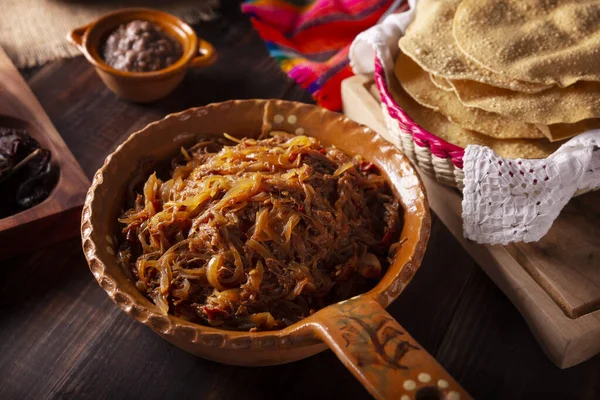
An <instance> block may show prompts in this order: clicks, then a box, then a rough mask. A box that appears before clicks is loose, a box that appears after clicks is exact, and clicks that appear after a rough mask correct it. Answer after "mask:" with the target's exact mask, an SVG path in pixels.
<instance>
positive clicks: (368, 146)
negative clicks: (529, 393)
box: [81, 100, 468, 399]
mask: <svg viewBox="0 0 600 400" xmlns="http://www.w3.org/2000/svg"><path fill="white" fill-rule="evenodd" d="M270 130H283V131H287V132H294V133H297V134H306V135H309V136H314V137H316V138H317V139H319V140H320V141H321V142H322V143H323V144H324V145H326V146H327V145H335V146H337V147H338V148H340V149H341V150H343V151H344V152H346V153H348V154H350V155H356V154H361V155H362V156H364V157H365V158H366V159H367V160H370V161H371V162H373V163H374V164H376V165H377V166H378V167H379V169H380V170H381V171H382V173H383V174H384V175H385V176H386V178H387V179H388V181H389V182H390V185H391V187H392V189H393V191H394V193H395V195H396V196H397V197H398V199H400V201H401V203H402V206H403V210H404V227H403V230H402V233H401V237H400V240H401V242H402V246H401V247H400V250H399V251H398V253H397V254H396V257H395V259H394V262H393V263H392V265H391V266H390V267H389V269H388V271H387V273H386V274H385V276H384V277H383V278H382V279H381V281H380V282H379V283H378V284H377V286H376V287H375V288H374V289H372V290H371V291H369V292H368V293H365V294H362V295H360V296H357V297H355V298H352V299H349V300H346V301H342V302H339V303H337V304H334V305H331V306H329V307H326V308H324V309H322V310H320V311H318V312H317V313H315V314H313V315H312V316H310V317H309V318H306V319H304V320H302V321H300V322H298V323H296V324H294V325H292V326H290V327H287V328H285V329H282V330H279V331H270V332H253V333H249V332H235V331H226V330H221V329H216V328H212V327H208V326H202V325H198V324H194V323H191V322H187V321H184V320H182V319H179V318H177V317H174V316H172V315H164V314H161V313H160V311H159V310H158V308H157V307H156V306H155V305H154V304H153V303H152V302H150V301H149V300H148V299H147V298H145V297H144V296H143V295H142V294H141V293H140V292H139V291H137V289H136V288H135V287H134V285H133V283H132V282H130V281H129V280H128V279H127V278H126V277H125V275H124V273H123V272H122V271H121V269H120V267H119V265H118V264H117V260H116V257H115V252H116V246H117V245H116V237H115V232H117V229H118V226H117V217H118V215H119V213H120V211H121V209H122V207H123V199H124V194H125V191H126V188H127V185H128V183H129V182H130V179H131V177H132V176H133V174H134V173H135V172H136V170H137V169H138V167H139V165H140V162H141V160H148V159H151V160H164V159H169V158H170V157H172V156H173V155H175V154H177V152H178V151H179V149H180V147H181V146H188V145H190V144H192V143H193V142H194V141H195V140H196V137H197V136H219V135H222V134H223V132H227V133H228V134H230V135H232V136H236V137H240V138H242V137H256V136H258V135H259V134H260V133H261V132H263V131H270ZM430 224H431V221H430V215H429V207H428V204H427V200H426V197H425V192H424V189H423V185H422V183H421V181H420V179H419V177H418V175H417V173H416V171H415V169H414V168H413V166H412V165H411V163H410V162H409V161H408V159H407V158H406V157H405V156H404V155H403V154H401V153H400V152H399V151H398V150H397V149H396V148H395V147H394V146H393V145H392V144H390V143H389V142H386V141H385V140H384V139H382V138H380V137H379V136H377V135H376V134H375V133H374V132H373V131H371V130H370V129H368V128H366V127H363V126H361V125H359V124H357V123H355V122H353V121H351V120H349V119H348V118H346V117H344V116H343V115H340V114H337V113H333V112H330V111H327V110H325V109H322V108H319V107H315V106H311V105H306V104H300V103H293V102H287V101H280V100H242V101H229V102H225V103H219V104H211V105H208V106H206V107H201V108H194V109H190V110H187V111H184V112H181V113H179V114H173V115H169V116H168V117H166V118H165V119H163V120H161V121H158V122H155V123H152V124H150V125H148V126H147V127H146V128H144V129H143V130H141V131H139V132H136V133H134V134H132V135H131V136H130V137H129V139H127V140H126V141H125V142H124V143H123V144H122V145H120V146H119V147H118V148H117V150H116V151H115V152H114V153H113V154H111V155H110V156H108V157H107V159H106V161H105V163H104V166H103V167H102V168H101V169H100V170H99V171H98V172H97V173H96V175H95V177H94V181H93V183H92V186H91V188H90V190H89V192H88V196H87V199H86V203H85V206H84V210H83V218H82V227H81V230H82V238H83V249H84V252H85V255H86V257H87V260H88V263H89V265H90V269H91V270H92V272H93V274H94V276H95V277H96V279H97V280H98V282H99V284H100V286H102V287H103V288H104V289H105V290H106V292H107V293H108V294H109V296H110V297H111V298H112V299H113V300H114V301H115V302H116V303H117V305H119V307H121V309H123V310H124V311H125V312H126V313H128V314H129V315H131V316H132V317H134V318H135V319H137V320H138V321H140V322H142V323H144V324H145V325H147V326H149V327H150V328H152V329H153V330H154V331H156V332H157V333H158V334H160V335H161V336H163V337H164V338H165V339H167V340H168V341H170V342H171V343H173V344H175V345H176V346H179V347H181V348H182V349H185V350H187V351H189V352H191V353H193V354H196V355H199V356H201V357H204V358H208V359H211V360H215V361H218V362H222V363H226V364H234V365H252V366H259V365H274V364H281V363H287V362H291V361H295V360H299V359H301V358H305V357H308V356H311V355H313V354H315V353H317V352H320V351H322V350H324V349H325V348H327V347H330V348H331V349H332V350H333V351H334V352H335V353H336V354H337V355H338V357H339V358H340V359H341V360H342V362H343V363H344V364H345V365H346V366H347V367H348V369H349V370H350V371H352V373H353V374H354V375H355V376H356V377H357V378H358V379H359V380H360V381H361V382H362V383H363V384H364V385H365V387H366V388H367V389H368V390H369V391H370V392H371V394H372V395H373V396H374V397H376V398H379V399H392V398H393V399H412V398H422V397H421V396H424V395H428V394H431V395H435V396H438V397H440V398H447V399H459V398H462V399H466V398H468V395H467V394H466V393H465V392H464V390H463V389H462V388H461V387H460V386H459V385H458V384H457V383H456V382H455V381H454V380H453V379H452V378H451V377H450V376H449V375H448V373H447V372H446V371H445V370H444V369H443V368H442V367H441V366H440V365H439V364H438V363H437V362H436V361H435V360H434V359H433V358H432V357H431V356H430V355H429V354H428V353H427V352H426V351H425V350H423V349H422V348H421V346H419V345H418V344H417V343H416V342H415V341H414V339H412V338H411V337H410V335H409V334H408V333H407V332H406V331H405V330H404V329H403V328H402V327H401V326H400V325H399V324H398V323H397V322H396V321H394V319H393V318H392V317H390V316H389V315H388V314H387V313H386V312H385V307H387V306H388V305H389V304H390V303H391V302H392V301H393V300H394V299H395V298H396V297H398V295H399V294H400V293H401V292H402V290H403V289H404V287H405V286H406V285H407V284H408V283H409V281H410V279H411V278H412V277H413V275H414V273H415V272H416V270H417V269H418V268H419V265H420V263H421V260H422V258H423V253H424V252H425V247H426V244H427V240H428V238H429V231H430ZM427 398H429V397H427Z"/></svg>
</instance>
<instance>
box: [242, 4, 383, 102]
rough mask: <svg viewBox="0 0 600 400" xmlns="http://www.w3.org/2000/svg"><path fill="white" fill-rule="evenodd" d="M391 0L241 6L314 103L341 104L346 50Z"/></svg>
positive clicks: (346, 74) (346, 69)
mask: <svg viewBox="0 0 600 400" xmlns="http://www.w3.org/2000/svg"><path fill="white" fill-rule="evenodd" d="M392 2H393V0H250V1H247V2H246V3H244V4H243V5H242V11H243V12H244V13H246V14H249V15H250V16H251V17H252V18H251V20H252V24H253V25H254V28H255V29H256V30H257V31H258V33H259V34H260V36H261V37H262V38H263V40H264V41H265V42H266V43H267V48H268V50H269V52H270V54H271V55H272V56H273V57H274V58H275V59H277V61H279V63H280V65H281V68H282V69H283V70H284V71H285V72H286V73H287V74H288V75H289V76H290V77H291V78H293V79H294V80H296V82H298V83H299V84H300V85H301V86H302V87H303V88H304V89H306V90H308V91H309V92H310V93H311V94H312V96H313V97H314V99H315V100H316V101H317V103H318V104H319V105H321V106H323V107H325V108H328V109H330V110H334V111H339V110H341V109H342V98H341V93H340V84H341V82H342V80H344V79H345V78H347V77H349V76H352V75H353V74H352V70H351V68H350V66H349V60H348V50H349V48H350V44H351V43H352V40H353V39H354V38H355V37H356V35H358V34H359V33H360V32H362V31H364V30H366V29H368V28H370V27H371V26H373V25H375V24H376V23H377V22H378V20H379V18H380V17H381V15H382V14H383V13H384V12H385V11H386V10H387V8H388V7H389V6H390V5H391V3H392Z"/></svg>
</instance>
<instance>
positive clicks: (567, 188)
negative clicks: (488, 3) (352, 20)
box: [350, 0, 600, 244]
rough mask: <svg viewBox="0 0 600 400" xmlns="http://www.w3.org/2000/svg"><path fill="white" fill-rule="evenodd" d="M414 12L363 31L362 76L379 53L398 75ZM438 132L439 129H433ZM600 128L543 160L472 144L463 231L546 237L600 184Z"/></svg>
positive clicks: (503, 239) (354, 58) (501, 239)
mask: <svg viewBox="0 0 600 400" xmlns="http://www.w3.org/2000/svg"><path fill="white" fill-rule="evenodd" d="M417 1H418V0H408V3H409V5H410V8H409V10H408V11H405V12H403V13H398V14H392V15H390V16H388V17H387V18H386V19H385V20H384V21H383V22H382V23H380V24H378V25H376V26H374V27H372V28H370V29H368V30H366V31H365V32H362V33H361V34H359V35H358V36H357V37H356V39H354V42H353V43H352V45H351V47H350V65H351V66H352V69H353V70H354V73H356V74H371V73H373V71H374V66H375V64H374V60H375V56H377V57H379V59H380V60H381V61H382V63H383V66H384V68H385V70H386V73H387V75H388V78H391V77H393V76H394V74H393V73H391V72H392V71H393V69H394V60H395V59H396V57H397V55H398V52H399V49H398V39H400V37H401V36H402V35H403V34H404V32H405V30H406V27H407V26H408V24H409V23H410V21H411V20H412V18H413V10H414V9H415V5H416V3H417ZM432 133H434V134H435V132H432ZM599 148H600V130H592V131H588V132H586V133H584V134H581V135H579V136H577V137H575V138H573V139H571V140H569V141H568V142H567V143H565V144H563V145H562V146H561V147H560V148H559V149H558V150H557V151H556V152H555V153H554V154H552V155H551V156H549V157H548V158H546V159H541V160H520V159H515V160H511V159H506V158H502V157H500V156H498V155H497V154H496V153H494V151H492V150H491V149H490V148H488V147H484V146H476V145H470V146H467V148H466V150H465V155H464V158H463V165H464V166H463V170H464V175H465V177H464V185H465V186H464V189H463V201H462V216H463V230H464V235H465V237H466V238H467V239H471V240H474V241H476V242H478V243H488V244H508V243H511V242H521V241H523V242H533V241H538V240H540V239H541V238H542V237H543V236H544V235H545V234H546V233H547V232H548V230H549V229H550V227H551V226H552V223H553V222H554V220H555V219H556V217H557V216H558V214H559V213H560V211H561V210H562V209H563V207H564V206H565V205H566V204H567V202H568V201H569V200H570V199H571V198H572V197H573V195H574V194H575V193H576V192H577V191H578V190H593V189H597V188H600V150H599Z"/></svg>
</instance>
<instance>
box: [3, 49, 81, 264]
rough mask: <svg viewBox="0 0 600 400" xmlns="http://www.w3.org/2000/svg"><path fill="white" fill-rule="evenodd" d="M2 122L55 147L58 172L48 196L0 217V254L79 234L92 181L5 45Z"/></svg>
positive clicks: (22, 250) (14, 253)
mask: <svg viewBox="0 0 600 400" xmlns="http://www.w3.org/2000/svg"><path fill="white" fill-rule="evenodd" d="M0 126H4V127H8V128H20V129H26V130H27V131H28V132H29V134H30V135H31V136H32V137H34V138H35V139H36V140H37V141H38V142H39V143H40V145H41V146H42V147H43V148H45V149H48V150H50V151H51V152H52V163H53V165H55V166H57V167H58V168H59V171H60V177H59V180H58V183H57V184H56V186H55V187H54V189H53V191H52V192H51V193H50V196H49V197H48V198H47V199H46V200H44V201H43V202H42V203H40V204H38V205H36V206H34V207H32V208H30V209H27V210H24V211H22V212H20V213H18V214H15V215H12V216H9V217H6V218H3V219H0V259H3V258H8V257H10V256H13V255H16V254H19V253H23V252H26V251H30V250H33V249H35V248H37V247H41V246H45V245H48V244H51V243H55V242H57V241H59V240H62V239H66V238H68V237H72V236H75V235H77V234H78V233H79V221H80V219H81V218H80V216H81V207H82V205H83V201H84V199H85V194H86V192H87V188H88V187H89V185H90V183H89V180H88V179H87V177H86V176H85V174H84V173H83V171H82V170H81V168H80V166H79V164H78V163H77V161H76V160H75V157H73V155H72V154H71V152H70V151H69V148H68V147H67V145H66V144H65V143H64V142H63V140H62V138H61V137H60V135H59V133H58V132H57V131H56V129H55V128H54V126H53V125H52V122H51V121H50V118H48V115H46V113H45V112H44V110H43V109H42V106H41V105H40V103H39V102H38V101H37V99H36V98H35V96H34V94H33V92H32V91H31V89H29V86H27V83H25V80H23V78H22V77H21V74H20V73H19V71H18V70H17V69H16V68H15V66H14V65H13V64H12V62H11V60H10V59H9V58H8V57H7V56H6V53H5V52H4V50H2V48H1V47H0Z"/></svg>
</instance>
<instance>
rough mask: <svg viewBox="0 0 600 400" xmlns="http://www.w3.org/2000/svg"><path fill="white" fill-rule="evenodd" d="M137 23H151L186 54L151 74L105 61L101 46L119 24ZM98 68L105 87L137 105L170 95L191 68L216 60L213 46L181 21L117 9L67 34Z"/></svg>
mask: <svg viewBox="0 0 600 400" xmlns="http://www.w3.org/2000/svg"><path fill="white" fill-rule="evenodd" d="M134 20H143V21H150V22H152V23H154V24H156V25H158V26H159V27H160V28H161V29H162V30H163V31H164V32H166V33H167V34H168V35H169V36H171V37H172V38H174V39H175V40H177V41H178V42H179V43H180V44H181V47H182V50H183V55H182V56H181V58H180V59H179V60H177V61H176V62H175V63H174V64H172V65H170V66H168V67H167V68H164V69H161V70H158V71H152V72H128V71H121V70H118V69H115V68H113V67H111V66H110V65H108V64H107V63H105V62H104V60H103V59H102V55H101V54H102V47H103V46H104V42H105V41H106V39H107V38H108V36H109V35H110V34H111V33H112V32H114V31H115V30H116V29H117V28H118V27H119V26H120V25H122V24H127V23H129V22H131V21H134ZM67 40H68V41H69V42H70V43H71V44H73V45H74V46H76V47H77V48H78V49H79V50H80V51H81V53H82V54H83V55H84V56H85V58H86V59H87V60H88V61H89V62H90V64H92V65H93V66H94V67H95V68H96V72H97V73H98V75H99V76H100V78H101V79H102V81H103V82H104V84H105V85H106V86H107V87H108V88H109V89H110V90H112V91H113V92H114V93H116V94H117V95H119V96H121V97H123V98H125V99H127V100H131V101H134V102H138V103H149V102H152V101H155V100H158V99H160V98H163V97H165V96H167V95H168V94H169V93H171V92H172V91H173V90H175V88H176V87H177V86H178V85H179V84H180V83H181V81H182V80H183V78H184V77H185V74H186V73H187V71H188V69H189V68H199V67H205V66H207V65H210V64H212V63H213V62H214V61H215V60H216V58H217V52H216V51H215V49H214V47H213V46H212V45H211V44H210V43H209V42H207V41H206V40H204V39H202V38H198V36H197V35H196V33H195V32H194V30H193V29H192V28H191V27H190V26H189V25H188V24H186V23H185V22H183V21H182V20H181V19H179V18H177V17H175V16H174V15H171V14H167V13H165V12H162V11H158V10H152V9H147V8H127V9H122V10H117V11H114V12H111V13H108V14H106V15H103V16H102V17H100V18H98V19H97V20H96V21H93V22H91V23H90V24H88V25H85V26H82V27H79V28H76V29H74V30H72V31H71V32H69V33H68V34H67Z"/></svg>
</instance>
